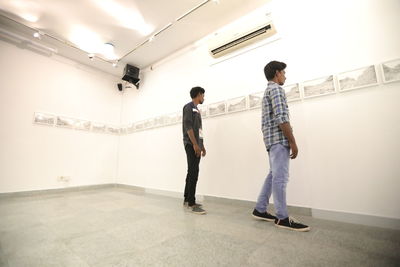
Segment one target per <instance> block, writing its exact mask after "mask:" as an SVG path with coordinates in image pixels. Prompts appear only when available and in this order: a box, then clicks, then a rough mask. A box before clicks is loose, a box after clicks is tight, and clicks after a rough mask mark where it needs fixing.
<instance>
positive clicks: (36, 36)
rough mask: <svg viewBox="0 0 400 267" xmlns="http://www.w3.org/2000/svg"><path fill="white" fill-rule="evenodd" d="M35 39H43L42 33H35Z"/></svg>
mask: <svg viewBox="0 0 400 267" xmlns="http://www.w3.org/2000/svg"><path fill="white" fill-rule="evenodd" d="M33 37H35V38H37V39H41V38H40V33H39V32H34V33H33Z"/></svg>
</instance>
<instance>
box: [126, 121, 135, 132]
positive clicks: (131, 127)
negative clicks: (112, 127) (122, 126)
mask: <svg viewBox="0 0 400 267" xmlns="http://www.w3.org/2000/svg"><path fill="white" fill-rule="evenodd" d="M135 130H136V129H135V124H134V123H132V124H130V125H129V126H128V129H127V133H128V134H131V133H134V132H135Z"/></svg>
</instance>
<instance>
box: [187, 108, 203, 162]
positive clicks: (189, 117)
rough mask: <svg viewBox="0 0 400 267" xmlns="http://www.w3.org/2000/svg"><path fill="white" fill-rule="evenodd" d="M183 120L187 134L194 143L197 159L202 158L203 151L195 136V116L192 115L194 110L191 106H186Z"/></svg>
mask: <svg viewBox="0 0 400 267" xmlns="http://www.w3.org/2000/svg"><path fill="white" fill-rule="evenodd" d="M182 120H183V126H184V130H185V131H186V132H187V134H188V136H189V139H190V141H191V142H192V145H193V149H194V152H195V154H196V156H197V157H200V155H201V149H200V147H199V144H197V141H196V137H195V136H194V131H193V114H192V109H191V108H190V106H186V107H185V108H184V109H183V116H182Z"/></svg>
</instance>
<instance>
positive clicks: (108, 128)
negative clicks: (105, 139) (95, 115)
mask: <svg viewBox="0 0 400 267" xmlns="http://www.w3.org/2000/svg"><path fill="white" fill-rule="evenodd" d="M106 132H107V133H110V134H119V127H118V126H115V125H107V126H106Z"/></svg>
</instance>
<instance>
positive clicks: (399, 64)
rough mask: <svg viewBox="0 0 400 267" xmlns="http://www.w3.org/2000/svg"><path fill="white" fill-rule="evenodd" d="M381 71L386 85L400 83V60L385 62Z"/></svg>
mask: <svg viewBox="0 0 400 267" xmlns="http://www.w3.org/2000/svg"><path fill="white" fill-rule="evenodd" d="M381 69H382V76H383V82H384V83H392V82H398V81H400V58H399V59H394V60H390V61H386V62H383V63H382V64H381Z"/></svg>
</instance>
